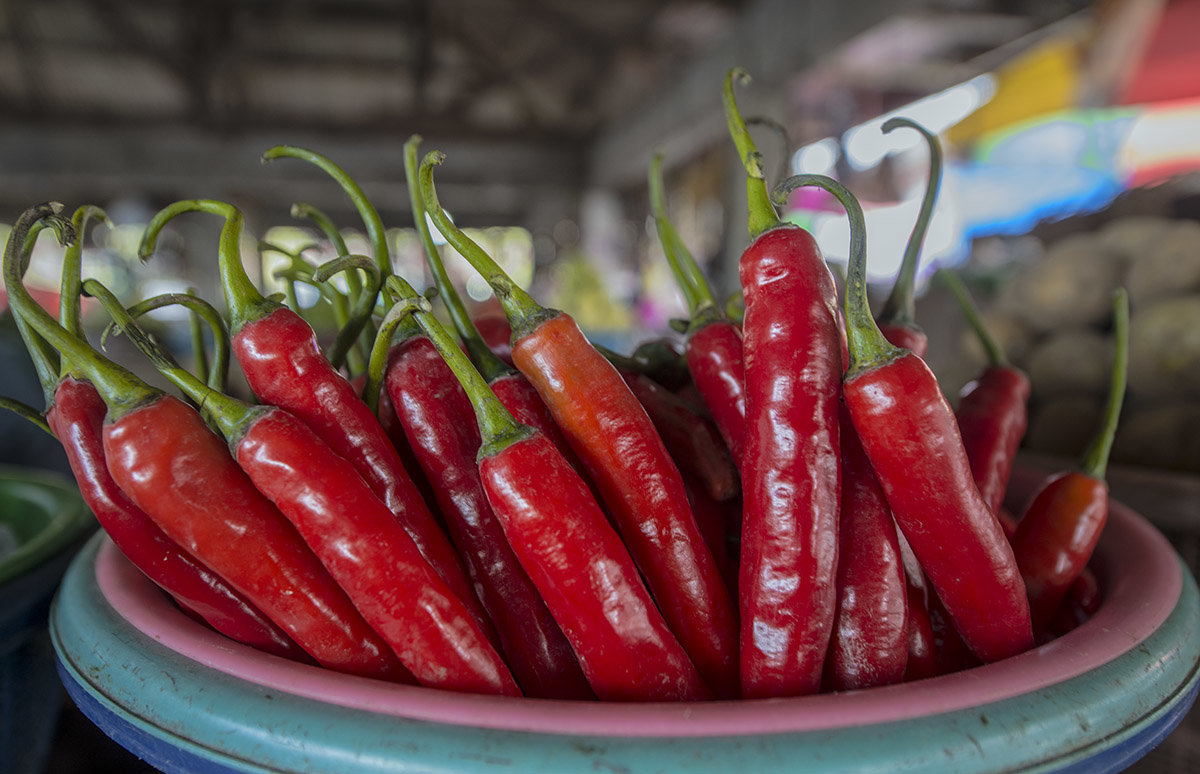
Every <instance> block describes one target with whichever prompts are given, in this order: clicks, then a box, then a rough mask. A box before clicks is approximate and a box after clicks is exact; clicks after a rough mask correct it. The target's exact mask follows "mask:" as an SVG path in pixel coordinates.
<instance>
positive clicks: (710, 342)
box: [650, 154, 746, 465]
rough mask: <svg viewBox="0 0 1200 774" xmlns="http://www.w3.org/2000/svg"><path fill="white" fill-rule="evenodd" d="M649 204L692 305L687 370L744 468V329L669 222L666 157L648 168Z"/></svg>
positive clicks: (656, 159)
mask: <svg viewBox="0 0 1200 774" xmlns="http://www.w3.org/2000/svg"><path fill="white" fill-rule="evenodd" d="M650 202H651V205H652V209H653V212H654V222H655V224H656V225H657V227H658V238H659V240H660V241H661V242H662V246H663V252H664V253H665V254H666V256H667V262H668V264H670V266H671V271H672V273H673V274H674V275H675V279H676V282H677V283H678V285H679V287H680V290H682V291H683V295H684V298H685V299H686V300H687V303H688V313H689V315H690V320H689V321H688V327H687V339H686V342H687V343H686V349H685V352H686V355H687V365H688V370H689V371H690V372H691V374H692V381H693V382H694V383H695V385H696V389H697V390H698V391H699V392H700V395H701V396H702V397H703V398H704V403H705V405H706V406H708V410H709V412H710V413H711V414H712V418H713V421H714V422H716V425H717V428H718V429H719V430H720V431H721V437H722V438H724V439H725V443H726V444H727V445H728V446H729V450H730V452H731V453H732V454H733V459H734V461H735V462H736V463H738V464H739V465H740V464H741V461H742V457H743V455H744V454H745V446H746V392H745V390H746V387H745V364H744V362H743V353H742V329H741V327H740V326H739V325H738V324H737V323H735V322H734V321H732V320H730V319H729V318H728V317H727V316H726V315H725V310H724V308H723V307H722V306H721V305H720V304H718V303H717V302H716V299H715V297H714V296H713V293H712V289H711V288H710V287H709V285H708V282H707V280H705V278H704V274H703V272H701V271H700V267H699V266H697V265H696V261H695V259H694V258H693V257H692V254H691V253H690V252H689V251H688V249H687V247H686V246H685V245H684V244H683V240H682V239H680V238H679V234H678V233H677V232H676V231H675V227H674V226H673V225H672V224H671V221H670V218H668V217H667V208H666V202H665V200H664V196H663V181H662V154H655V155H654V159H653V161H652V162H651V164H650Z"/></svg>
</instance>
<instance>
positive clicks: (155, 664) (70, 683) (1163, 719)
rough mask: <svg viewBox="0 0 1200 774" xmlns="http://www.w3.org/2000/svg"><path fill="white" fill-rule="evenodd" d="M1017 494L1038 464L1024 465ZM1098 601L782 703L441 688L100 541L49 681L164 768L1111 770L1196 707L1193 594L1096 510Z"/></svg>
mask: <svg viewBox="0 0 1200 774" xmlns="http://www.w3.org/2000/svg"><path fill="white" fill-rule="evenodd" d="M1021 475H1022V477H1021V478H1020V479H1019V480H1018V483H1017V489H1016V491H1017V493H1018V494H1021V493H1025V494H1027V493H1028V492H1029V491H1030V489H1031V487H1032V486H1033V484H1034V483H1035V478H1034V477H1033V474H1024V473H1023V474H1021ZM1093 568H1094V569H1095V571H1096V572H1097V575H1098V577H1099V578H1100V581H1101V583H1102V584H1103V588H1104V589H1105V600H1104V603H1103V605H1102V607H1101V608H1100V610H1099V611H1098V612H1097V613H1096V614H1095V616H1093V617H1092V618H1091V619H1090V620H1089V621H1087V622H1086V623H1085V624H1083V625H1082V626H1080V627H1079V628H1078V629H1076V630H1074V631H1072V632H1070V633H1069V634H1066V635H1064V636H1063V637H1060V638H1059V639H1057V640H1055V641H1053V642H1050V643H1047V644H1046V645H1043V646H1041V647H1038V648H1036V649H1034V650H1031V651H1029V652H1027V653H1023V654H1021V655H1019V656H1016V657H1013V658H1010V659H1007V660H1004V661H1001V662H998V663H994V664H988V665H986V666H982V667H978V668H975V669H971V670H967V671H964V672H960V673H957V674H952V675H945V676H941V677H936V678H931V679H927V680H920V681H914V682H911V683H906V684H903V685H896V686H890V687H887V688H877V689H871V690H863V691H850V692H845V693H839V694H825V695H819V696H810V697H802V698H795V699H778V700H761V701H734V702H705V703H679V704H666V703H661V704H615V703H613V704H608V703H599V702H592V703H583V702H564V701H549V700H534V699H511V698H499V697H487V696H473V695H463V694H454V693H448V692H444V691H437V690H431V689H427V688H419V687H408V686H396V685H391V684H386V683H381V682H377V681H373V680H369V679H365V678H358V677H348V676H344V675H338V674H334V673H331V672H329V671H327V670H323V669H320V668H317V667H312V666H305V665H299V664H294V663H291V662H288V661H285V660H282V659H279V658H275V657H272V656H267V655H263V654H260V653H257V652H254V651H252V650H250V649H248V648H245V647H242V646H240V645H237V644H235V643H232V642H230V641H229V640H227V639H224V638H223V637H221V636H220V635H217V634H215V633H213V632H211V631H209V630H207V629H205V628H203V627H202V626H200V625H198V624H196V623H195V622H193V621H192V620H191V619H190V618H188V617H187V616H185V615H183V614H182V613H180V612H179V611H178V610H177V609H176V608H175V607H174V606H173V604H172V603H171V602H170V600H169V599H168V598H167V597H165V596H164V595H163V594H161V593H160V592H158V590H157V589H156V588H155V587H154V586H153V585H151V584H150V583H149V582H147V581H146V580H145V579H144V578H143V577H142V576H141V575H140V574H139V573H138V572H137V571H136V570H135V569H134V568H133V567H132V566H130V565H129V564H128V563H127V562H126V561H125V560H124V559H123V557H121V555H120V554H119V552H118V551H117V550H116V549H115V548H114V547H113V546H112V544H111V543H109V542H107V540H105V539H104V538H103V537H100V536H98V537H97V538H96V539H95V540H93V541H92V542H91V543H90V544H89V545H88V546H87V547H86V548H85V550H84V551H82V552H81V553H80V555H79V556H78V558H77V559H76V561H75V562H74V564H73V566H72V567H71V569H70V571H69V572H68V574H67V577H66V578H65V579H64V582H63V585H62V588H61V590H60V592H59V595H58V597H57V600H56V603H55V606H54V609H53V611H52V620H51V628H52V634H53V638H54V645H55V648H56V649H57V654H58V663H59V672H60V675H61V677H62V679H63V682H64V684H65V685H66V687H67V690H68V691H69V693H70V694H71V696H72V698H73V699H74V700H75V702H76V703H77V704H78V705H79V707H80V708H81V709H82V711H83V712H84V713H85V714H87V715H88V716H89V717H90V718H91V719H92V720H93V722H95V723H96V724H97V725H98V726H100V727H101V728H102V729H104V731H105V732H106V733H108V734H109V735H110V736H111V737H112V738H114V739H115V740H116V741H117V742H119V743H120V744H122V745H123V746H125V747H126V748H128V749H129V750H131V751H132V752H133V753H135V754H136V755H138V756H139V757H141V758H143V759H144V760H146V761H147V762H149V763H151V764H152V765H154V766H156V767H158V768H160V769H162V770H164V771H169V772H176V771H177V772H184V771H187V772H202V773H203V772H267V771H270V772H337V773H338V774H347V773H348V772H401V771H422V772H455V773H458V774H465V773H468V772H481V773H482V772H499V771H520V772H535V773H536V772H595V771H621V772H631V773H636V772H666V771H670V772H720V773H721V774H728V772H739V771H746V772H749V771H775V772H782V771H805V772H824V771H847V770H853V771H867V772H871V771H877V772H922V773H923V774H924V773H927V772H935V771H953V772H999V771H1035V772H1042V771H1064V772H1076V771H1087V772H1115V771H1120V770H1123V769H1124V768H1126V767H1127V766H1129V765H1130V764H1131V763H1132V762H1133V761H1135V760H1137V759H1138V758H1140V757H1141V756H1142V755H1144V754H1145V753H1146V752H1147V751H1148V750H1150V749H1151V748H1153V747H1154V746H1155V745H1156V744H1158V743H1159V742H1160V741H1162V740H1163V739H1164V738H1165V737H1166V736H1167V735H1168V734H1169V733H1170V732H1171V730H1172V729H1173V728H1174V727H1175V726H1176V725H1177V724H1178V723H1179V721H1180V720H1181V719H1182V717H1183V716H1184V715H1185V714H1186V713H1187V711H1188V709H1189V708H1190V707H1191V706H1192V703H1193V702H1194V700H1195V697H1196V692H1197V686H1198V674H1200V673H1198V670H1197V667H1198V665H1200V595H1198V593H1197V588H1196V583H1195V581H1194V579H1193V578H1192V576H1191V574H1190V572H1189V571H1188V570H1187V569H1186V567H1185V566H1184V565H1183V563H1182V562H1181V560H1180V558H1179V556H1178V555H1177V554H1176V553H1175V551H1174V550H1173V549H1172V547H1171V545H1170V544H1169V543H1168V542H1167V541H1166V540H1165V539H1164V538H1163V536H1162V535H1161V534H1160V533H1159V532H1158V531H1157V530H1156V529H1154V528H1153V527H1152V526H1151V525H1150V524H1149V523H1148V522H1147V521H1146V520H1145V519H1143V518H1142V517H1140V516H1139V515H1137V514H1135V513H1133V512H1132V511H1130V510H1129V509H1128V508H1125V507H1123V506H1122V505H1120V504H1119V503H1114V504H1113V508H1112V515H1111V517H1110V521H1109V525H1108V527H1107V529H1106V531H1105V535H1104V537H1103V539H1102V540H1101V543H1100V546H1099V547H1098V548H1097V551H1096V554H1095V557H1094V560H1093Z"/></svg>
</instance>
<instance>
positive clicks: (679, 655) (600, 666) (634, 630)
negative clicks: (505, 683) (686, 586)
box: [385, 224, 710, 701]
mask: <svg viewBox="0 0 1200 774" xmlns="http://www.w3.org/2000/svg"><path fill="white" fill-rule="evenodd" d="M439 228H441V226H440V224H439ZM443 233H445V231H443ZM395 279H396V278H393V285H394V284H395V282H394V280H395ZM402 295H403V294H402ZM417 303H418V304H419V302H417ZM405 304H406V302H403V301H402V302H401V303H400V304H398V305H397V306H396V307H394V308H393V311H392V312H390V313H389V318H391V317H393V316H396V315H399V314H404V313H405V312H406V311H409V310H408V309H406V308H405ZM416 317H417V320H418V321H419V323H420V325H421V327H422V328H423V329H424V330H425V332H426V333H427V334H428V335H429V337H430V339H431V340H432V341H433V342H434V343H435V344H436V345H437V348H438V351H439V352H441V354H442V356H443V357H444V358H445V359H446V362H447V363H448V364H449V365H450V367H451V368H452V369H453V370H454V372H455V374H456V375H457V376H458V377H459V379H460V380H461V383H462V384H463V386H464V389H466V391H467V393H468V395H470V399H471V402H472V405H473V406H474V410H475V415H476V421H477V423H478V426H479V429H480V433H481V436H482V439H483V442H482V445H481V447H480V450H479V458H478V459H479V461H478V466H479V474H480V478H481V481H482V483H483V487H484V490H485V492H486V493H487V498H488V501H489V502H490V503H491V506H492V509H493V512H494V513H495V515H496V517H497V518H498V519H499V521H500V523H501V524H502V525H503V528H504V533H505V535H506V536H507V538H508V542H509V544H510V545H511V546H512V548H513V550H514V551H515V552H516V554H517V556H518V558H519V559H520V561H521V565H522V566H523V567H524V568H525V570H526V572H527V573H528V575H529V577H530V578H531V579H532V580H533V582H534V584H535V585H536V587H537V589H538V591H539V593H540V594H541V596H542V599H544V600H545V602H546V605H547V607H548V608H549V609H550V611H551V613H552V614H553V615H554V618H555V620H556V621H558V624H559V626H560V627H561V629H562V631H563V633H564V634H565V635H566V637H567V639H568V640H569V641H570V643H571V645H572V647H573V648H574V650H575V653H576V654H577V656H578V658H579V663H580V666H581V667H582V668H583V671H584V674H585V675H586V676H587V679H588V681H589V683H590V684H591V687H592V689H593V690H594V691H595V694H596V696H597V697H599V698H600V699H604V700H614V701H674V700H680V701H694V700H699V699H706V698H709V697H710V693H709V691H708V689H707V687H706V686H705V684H704V681H703V680H702V679H701V677H700V674H699V672H697V670H696V667H695V666H694V665H693V664H692V662H691V661H690V660H689V659H688V656H687V654H686V653H685V652H684V649H683V648H682V647H681V646H680V644H679V642H678V641H677V640H676V639H675V637H674V635H672V633H671V631H670V629H669V628H668V627H667V624H666V622H665V621H664V619H663V616H662V614H661V613H660V612H659V610H658V608H657V607H656V606H655V604H654V601H653V600H652V599H651V597H650V594H649V592H648V591H647V590H646V587H645V586H644V585H643V582H642V580H641V577H640V576H639V574H638V570H637V568H636V567H635V565H634V562H633V560H632V559H631V558H630V556H629V553H628V552H627V551H626V548H625V546H624V545H623V544H622V543H621V539H620V538H619V537H618V536H617V534H616V532H615V531H614V530H613V528H612V527H611V526H610V525H609V523H608V520H607V518H606V517H605V515H604V513H603V512H602V511H601V510H600V506H599V505H598V504H597V503H596V500H595V498H594V497H592V494H591V492H590V491H589V489H588V488H587V485H586V484H585V483H584V482H583V479H582V478H580V476H579V474H578V473H577V472H576V471H575V469H574V468H572V467H571V465H570V464H569V463H568V462H567V461H566V459H565V458H564V457H563V456H562V455H561V454H559V453H558V451H557V449H555V447H554V445H553V444H552V443H551V442H550V441H549V440H548V439H547V438H546V437H545V436H543V435H542V434H541V433H539V432H537V431H536V430H534V429H532V428H529V427H527V426H523V425H521V424H519V423H517V422H516V420H515V419H513V417H512V414H511V413H509V412H508V411H507V410H506V409H505V408H504V407H503V406H502V405H501V404H500V402H499V401H498V400H497V399H496V397H495V395H493V394H492V393H491V392H490V391H489V390H488V388H487V385H486V384H485V383H484V382H483V380H482V378H481V377H480V376H479V374H478V373H477V372H475V371H474V370H473V369H472V368H471V366H470V364H469V363H468V362H467V361H466V358H465V356H464V355H463V354H462V353H461V351H460V350H459V349H458V347H457V345H456V343H455V342H454V340H453V339H452V338H451V336H450V334H449V333H448V332H447V331H445V329H444V328H442V327H441V325H440V324H439V323H438V322H437V320H436V319H435V318H433V316H432V315H431V314H428V313H427V312H426V311H420V310H419V308H418V311H416ZM385 324H386V321H385Z"/></svg>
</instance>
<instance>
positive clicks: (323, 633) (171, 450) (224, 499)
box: [104, 396, 411, 679]
mask: <svg viewBox="0 0 1200 774" xmlns="http://www.w3.org/2000/svg"><path fill="white" fill-rule="evenodd" d="M104 455H105V459H106V460H107V465H108V470H109V472H110V473H111V474H112V477H113V480H115V481H116V482H117V485H118V486H120V487H121V489H122V490H123V491H124V492H125V493H126V494H128V495H129V497H130V499H132V500H133V501H134V502H135V503H136V504H137V505H138V507H139V508H141V509H142V510H143V511H145V512H146V513H147V514H149V515H150V517H151V518H153V519H154V520H155V522H156V523H157V524H158V525H159V526H160V527H162V529H163V531H164V532H166V533H167V535H169V536H170V537H171V538H172V539H173V540H175V542H177V543H178V544H180V545H181V546H183V548H185V549H186V550H187V551H189V552H190V553H191V554H193V555H194V556H196V557H199V558H200V559H201V560H202V561H204V562H205V563H206V564H208V565H209V566H210V567H212V569H213V570H214V571H216V572H217V573H219V574H220V575H221V576H222V577H224V578H225V579H226V580H227V581H229V583H230V584H231V585H233V586H234V587H235V588H236V589H238V591H240V592H241V593H242V594H244V595H245V596H246V597H247V598H248V599H250V600H251V601H252V602H253V603H254V604H256V605H257V606H258V607H259V609H261V610H262V611H263V612H264V613H265V614H266V615H268V616H270V617H271V619H272V620H273V621H275V623H276V624H278V625H279V626H280V627H281V628H282V629H283V630H284V631H285V632H287V633H288V636H290V637H291V638H292V639H293V640H294V641H295V642H296V643H297V644H298V645H300V647H302V648H304V649H305V650H306V651H307V652H308V653H309V654H310V655H311V656H312V657H313V658H315V659H316V660H317V662H318V663H320V664H321V665H323V666H326V667H328V668H330V669H335V670H337V671H341V672H348V673H351V674H357V675H364V676H368V677H380V678H384V679H411V676H409V675H408V674H407V670H405V669H404V667H403V666H401V664H400V662H399V661H398V660H397V659H396V657H395V655H394V654H393V653H392V651H391V650H390V649H389V648H388V646H387V644H386V643H385V642H384V641H383V640H382V639H381V638H380V637H379V635H378V634H376V633H375V632H374V631H373V630H372V629H371V627H370V626H369V625H368V624H367V622H366V621H365V620H364V619H363V617H362V615H361V614H360V613H359V612H358V611H357V610H356V609H355V608H354V606H353V605H352V604H351V602H350V599H349V598H348V597H347V596H346V593H345V592H344V591H343V590H342V589H341V588H340V587H339V586H338V585H337V583H336V582H335V581H334V579H333V578H332V577H331V576H330V575H329V573H328V572H327V571H326V570H325V568H324V567H323V566H322V565H321V562H320V561H319V560H318V559H317V557H316V555H315V554H314V553H313V552H312V550H311V549H310V548H309V547H308V545H307V544H305V542H304V540H303V538H301V536H300V533H299V532H297V531H296V529H295V527H293V526H292V525H291V524H290V523H289V522H288V521H287V519H286V518H284V516H283V515H282V514H281V513H280V512H279V510H278V509H277V508H276V507H275V506H274V505H273V504H272V503H271V502H270V501H269V500H267V499H266V498H265V497H264V496H263V495H262V494H261V493H260V492H259V491H258V490H257V489H255V488H254V485H253V484H252V483H251V481H250V479H249V478H248V477H247V476H246V474H245V473H244V472H242V470H241V468H239V467H238V465H237V463H236V462H235V461H234V459H233V457H231V456H230V454H229V449H228V448H227V447H226V445H225V442H224V441H222V440H221V439H220V438H218V437H217V436H216V435H215V434H214V433H213V432H212V431H210V430H209V429H208V427H207V426H206V425H205V424H204V421H203V420H202V419H201V418H200V415H199V414H198V413H196V411H195V410H194V409H192V408H191V407H190V406H188V405H187V404H185V403H183V402H182V401H180V400H178V399H176V398H173V397H170V396H163V397H162V398H160V399H158V400H156V401H154V402H153V403H150V404H147V405H145V406H142V407H140V408H137V409H135V410H133V411H131V412H129V413H127V414H125V415H123V416H121V417H120V418H119V419H118V420H117V421H115V422H109V423H108V424H106V425H105V427H104Z"/></svg>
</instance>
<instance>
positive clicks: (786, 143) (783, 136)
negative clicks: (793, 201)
mask: <svg viewBox="0 0 1200 774" xmlns="http://www.w3.org/2000/svg"><path fill="white" fill-rule="evenodd" d="M746 126H765V127H767V128H768V129H770V130H771V131H772V132H774V133H775V135H776V136H777V137H778V138H779V144H780V145H782V146H783V156H782V157H781V158H780V160H779V170H778V176H779V179H778V180H777V181H776V184H777V185H778V184H779V183H782V182H783V181H784V180H787V177H788V174H789V173H790V172H791V169H792V138H791V137H789V136H788V130H787V127H786V126H784V125H783V124H781V123H780V122H779V121H776V120H775V119H774V118H771V117H769V116H751V117H750V118H747V119H746Z"/></svg>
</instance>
